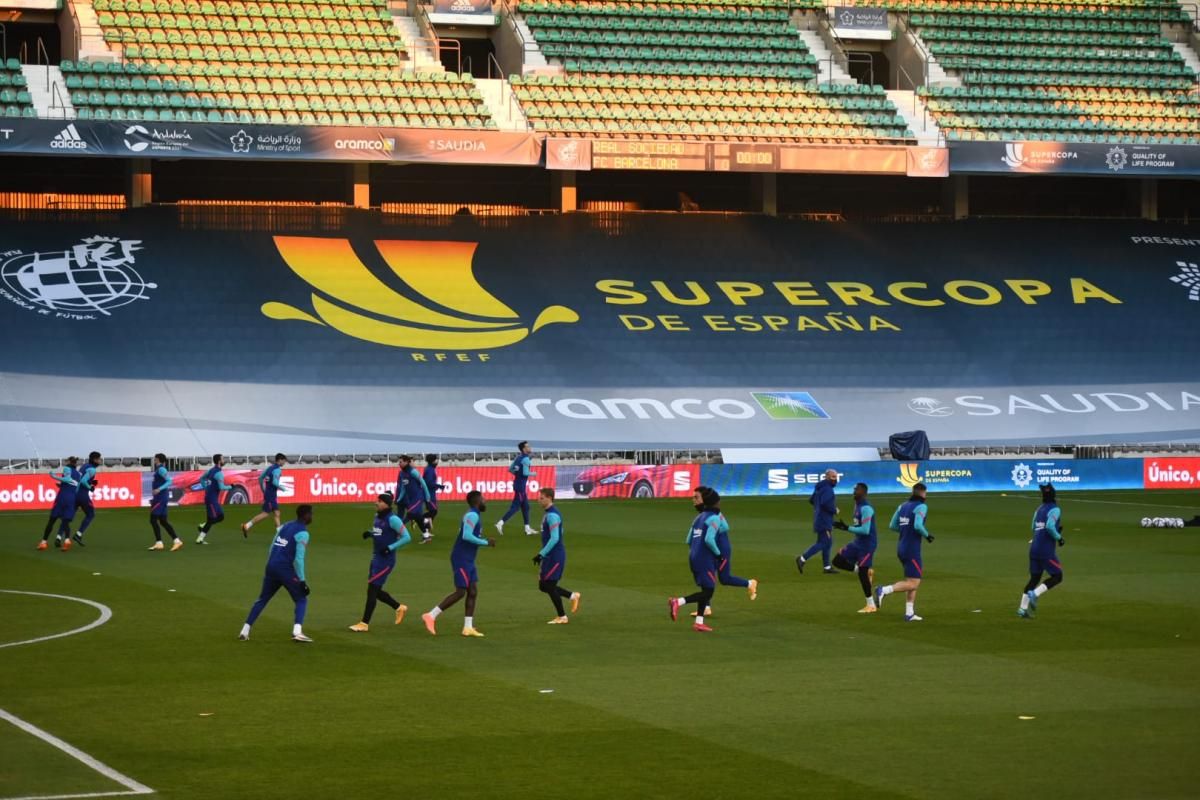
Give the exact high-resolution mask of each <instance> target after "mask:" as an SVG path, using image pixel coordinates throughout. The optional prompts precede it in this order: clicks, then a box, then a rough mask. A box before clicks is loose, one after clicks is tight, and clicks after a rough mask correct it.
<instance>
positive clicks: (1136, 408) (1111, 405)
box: [908, 389, 1200, 417]
mask: <svg viewBox="0 0 1200 800" xmlns="http://www.w3.org/2000/svg"><path fill="white" fill-rule="evenodd" d="M1163 395H1166V396H1165V397H1164V396H1163ZM955 407H957V408H959V409H963V410H965V411H966V414H967V416H969V417H999V416H1009V417H1015V416H1019V415H1023V414H1044V415H1052V414H1095V413H1098V412H1106V411H1112V412H1116V413H1122V414H1129V413H1133V414H1137V413H1141V412H1144V411H1159V410H1162V411H1172V412H1175V411H1190V410H1192V409H1200V395H1197V394H1193V393H1192V392H1189V391H1187V390H1183V389H1181V390H1179V393H1178V395H1176V393H1175V392H1174V391H1172V392H1170V393H1167V392H1163V393H1162V394H1159V393H1158V392H1138V393H1136V394H1131V393H1128V392H1088V393H1086V394H1085V393H1082V392H1072V393H1070V394H1069V395H1067V394H1057V395H1055V394H1049V393H1048V392H1043V393H1041V394H1038V395H1033V394H1030V395H1028V396H1024V397H1023V396H1021V395H1017V394H1008V395H982V394H963V395H958V396H957V397H955V398H953V399H952V400H950V401H947V402H943V401H941V400H939V399H937V398H935V397H914V398H913V399H911V400H909V401H908V409H909V410H910V411H912V412H913V413H916V414H920V415H921V416H923V417H949V416H952V415H953V414H954V411H955Z"/></svg>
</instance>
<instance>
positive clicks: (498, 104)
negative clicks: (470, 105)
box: [475, 78, 529, 131]
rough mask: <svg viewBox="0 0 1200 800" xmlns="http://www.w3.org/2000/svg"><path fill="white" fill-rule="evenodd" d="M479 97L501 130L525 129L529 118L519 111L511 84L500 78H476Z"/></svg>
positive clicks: (518, 104) (527, 126)
mask: <svg viewBox="0 0 1200 800" xmlns="http://www.w3.org/2000/svg"><path fill="white" fill-rule="evenodd" d="M475 85H476V86H477V87H479V94H480V97H481V98H482V99H483V102H484V104H486V105H487V107H488V109H489V110H490V111H491V112H492V119H493V120H495V121H496V127H497V128H499V129H500V130H502V131H527V130H529V120H527V119H526V118H525V114H524V113H523V112H522V111H521V104H520V103H519V102H517V97H516V94H515V92H514V91H513V87H512V84H510V83H509V82H508V81H506V80H503V79H501V78H476V79H475Z"/></svg>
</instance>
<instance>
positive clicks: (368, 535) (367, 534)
mask: <svg viewBox="0 0 1200 800" xmlns="http://www.w3.org/2000/svg"><path fill="white" fill-rule="evenodd" d="M374 535H375V531H363V538H364V539H370V538H371V537H372V536H374Z"/></svg>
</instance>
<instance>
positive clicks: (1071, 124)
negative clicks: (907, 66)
mask: <svg viewBox="0 0 1200 800" xmlns="http://www.w3.org/2000/svg"><path fill="white" fill-rule="evenodd" d="M859 4H860V5H886V6H888V7H889V8H891V9H893V10H894V11H897V12H900V13H901V14H903V15H905V19H906V22H907V24H908V26H909V27H910V28H911V29H912V32H914V33H915V34H917V35H918V36H919V37H920V40H921V42H922V43H923V44H924V46H925V47H926V49H927V50H928V51H930V52H932V54H933V56H934V57H935V58H936V59H937V60H938V61H939V62H940V65H941V66H942V67H943V68H944V69H945V70H947V71H948V72H949V73H950V74H951V75H956V76H958V77H960V78H961V79H962V84H963V85H961V86H945V85H941V86H939V85H937V82H935V81H934V80H933V79H932V77H931V79H930V81H929V84H930V85H929V86H926V87H925V88H924V89H922V91H921V95H922V97H923V99H924V100H925V102H926V103H927V105H928V107H929V109H930V111H931V112H932V113H933V115H934V116H935V118H936V119H937V123H938V125H939V126H940V127H941V128H942V130H943V132H944V133H945V135H946V137H947V138H948V139H962V140H971V141H1005V140H1011V139H1027V140H1045V141H1066V142H1109V143H1117V142H1128V143H1135V144H1137V143H1141V144H1200V83H1198V80H1200V78H1198V74H1197V71H1196V65H1195V64H1192V63H1191V62H1190V61H1189V60H1188V59H1187V49H1188V48H1187V47H1186V46H1185V47H1179V46H1177V45H1179V44H1180V43H1179V42H1177V41H1175V42H1173V41H1172V39H1173V38H1177V37H1180V36H1181V35H1184V34H1182V33H1181V32H1182V31H1189V32H1190V31H1191V30H1192V21H1191V19H1190V18H1189V16H1188V14H1187V13H1186V12H1185V11H1184V9H1183V7H1182V6H1181V5H1179V4H1178V3H1176V2H1174V1H1173V0H1170V1H1168V0H1120V2H1116V1H1113V0H1110V1H1109V2H1104V1H1103V0H1058V2H1055V3H1042V2H1034V1H1033V0H1009V1H1008V2H1002V1H1000V0H987V1H986V2H984V1H982V0H953V2H951V0H881V2H877V1H876V0H871V2H867V0H859Z"/></svg>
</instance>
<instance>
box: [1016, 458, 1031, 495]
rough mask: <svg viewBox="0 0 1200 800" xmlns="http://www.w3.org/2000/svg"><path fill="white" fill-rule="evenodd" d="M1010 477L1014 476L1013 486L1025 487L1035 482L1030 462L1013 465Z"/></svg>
mask: <svg viewBox="0 0 1200 800" xmlns="http://www.w3.org/2000/svg"><path fill="white" fill-rule="evenodd" d="M1010 477H1012V482H1013V486H1016V487H1017V488H1018V489H1024V488H1025V487H1026V486H1028V485H1029V484H1031V483H1033V470H1032V469H1030V468H1029V465H1028V464H1025V463H1018V464H1016V465H1014V466H1013V468H1012V473H1011V476H1010Z"/></svg>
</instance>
